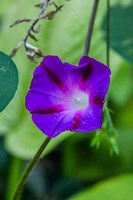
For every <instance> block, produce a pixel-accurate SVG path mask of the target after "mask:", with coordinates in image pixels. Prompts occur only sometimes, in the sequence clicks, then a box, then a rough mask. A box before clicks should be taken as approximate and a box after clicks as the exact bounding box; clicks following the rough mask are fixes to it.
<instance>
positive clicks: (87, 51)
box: [84, 0, 99, 55]
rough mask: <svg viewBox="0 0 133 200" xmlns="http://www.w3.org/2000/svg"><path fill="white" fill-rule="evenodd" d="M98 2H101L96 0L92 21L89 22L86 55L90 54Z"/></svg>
mask: <svg viewBox="0 0 133 200" xmlns="http://www.w3.org/2000/svg"><path fill="white" fill-rule="evenodd" d="M98 3H99V0H95V1H94V4H93V9H92V14H91V18H90V22H89V27H88V33H87V36H86V42H85V49H84V55H88V53H89V50H90V43H91V35H92V31H93V26H94V21H95V16H96V12H97V8H98Z"/></svg>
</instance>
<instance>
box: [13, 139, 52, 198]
mask: <svg viewBox="0 0 133 200" xmlns="http://www.w3.org/2000/svg"><path fill="white" fill-rule="evenodd" d="M50 140H51V138H49V137H47V138H46V139H45V140H44V142H43V143H42V145H41V146H40V148H39V149H38V151H37V153H36V154H35V156H34V157H33V159H32V160H31V162H30V163H29V165H28V166H27V168H26V169H25V171H24V173H23V175H22V177H21V178H20V181H19V183H18V185H17V188H16V190H15V192H14V194H13V197H12V200H19V199H20V195H21V193H22V190H23V187H24V183H25V181H26V179H27V177H28V175H29V173H30V172H31V170H32V168H33V167H34V165H35V164H36V163H37V161H38V160H39V158H40V156H41V154H42V152H43V151H44V149H45V148H46V146H47V145H48V143H49V142H50Z"/></svg>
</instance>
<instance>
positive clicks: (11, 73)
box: [0, 51, 18, 112]
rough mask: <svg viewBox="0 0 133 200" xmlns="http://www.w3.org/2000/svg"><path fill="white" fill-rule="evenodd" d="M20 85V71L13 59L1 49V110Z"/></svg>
mask: <svg viewBox="0 0 133 200" xmlns="http://www.w3.org/2000/svg"><path fill="white" fill-rule="evenodd" d="M17 86H18V71H17V68H16V65H15V64H14V62H13V61H12V59H11V58H10V57H9V56H8V55H6V54H5V53H3V52H1V51H0V112H1V111H2V110H3V109H4V108H5V107H6V106H7V105H8V103H9V102H10V101H11V99H12V98H13V96H14V94H15V91H16V89H17Z"/></svg>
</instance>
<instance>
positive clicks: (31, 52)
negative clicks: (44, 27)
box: [10, 0, 63, 62]
mask: <svg viewBox="0 0 133 200" xmlns="http://www.w3.org/2000/svg"><path fill="white" fill-rule="evenodd" d="M49 5H54V7H55V10H52V11H49V12H47V13H45V11H46V9H47V7H48V6H49ZM35 6H36V7H38V8H39V9H40V13H39V15H38V16H37V18H36V19H35V20H33V19H26V18H21V19H18V20H16V21H15V22H14V23H13V24H12V25H11V26H10V27H13V26H14V25H17V24H19V23H22V22H29V23H31V25H30V27H29V29H28V31H27V34H26V36H25V37H24V39H23V40H22V41H21V42H19V44H18V45H17V46H16V47H15V48H14V49H13V50H12V52H11V54H10V57H13V56H15V54H16V52H17V50H18V49H19V47H20V46H21V45H22V44H23V45H24V47H25V51H26V54H27V55H28V58H29V60H30V61H32V62H35V60H34V58H35V57H43V56H44V55H43V53H42V52H41V51H40V50H39V49H38V48H37V47H36V46H33V45H31V44H29V43H28V39H29V38H31V39H33V40H34V41H38V40H37V38H36V36H35V34H37V33H39V30H40V29H39V28H40V26H39V27H38V28H37V29H36V28H35V26H36V25H37V23H38V22H39V21H40V20H42V19H52V18H53V17H54V15H55V14H56V13H57V12H58V11H60V10H61V8H62V7H63V5H60V6H57V5H56V4H55V3H54V2H51V1H49V0H44V1H42V2H41V3H40V4H37V5H35ZM20 44H21V45H20Z"/></svg>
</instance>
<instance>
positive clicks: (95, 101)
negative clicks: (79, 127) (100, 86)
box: [90, 96, 104, 105]
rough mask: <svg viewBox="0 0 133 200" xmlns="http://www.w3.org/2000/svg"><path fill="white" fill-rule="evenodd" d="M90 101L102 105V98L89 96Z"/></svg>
mask: <svg viewBox="0 0 133 200" xmlns="http://www.w3.org/2000/svg"><path fill="white" fill-rule="evenodd" d="M90 103H94V104H96V105H103V104H104V100H103V99H102V98H100V97H98V96H94V97H91V98H90Z"/></svg>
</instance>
